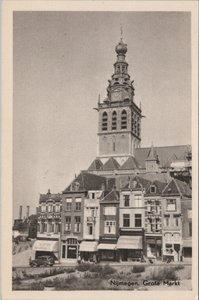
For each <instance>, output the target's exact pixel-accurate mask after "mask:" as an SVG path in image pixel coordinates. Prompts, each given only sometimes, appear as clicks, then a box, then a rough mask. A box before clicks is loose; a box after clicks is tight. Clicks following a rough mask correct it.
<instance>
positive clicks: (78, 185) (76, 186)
mask: <svg viewBox="0 0 199 300" xmlns="http://www.w3.org/2000/svg"><path fill="white" fill-rule="evenodd" d="M71 187H72V190H73V191H78V190H79V187H80V183H79V182H77V181H75V182H73V184H72V186H71Z"/></svg>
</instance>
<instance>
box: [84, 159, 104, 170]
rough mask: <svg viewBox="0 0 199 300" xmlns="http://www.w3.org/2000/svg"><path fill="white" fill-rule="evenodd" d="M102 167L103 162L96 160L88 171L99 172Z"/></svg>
mask: <svg viewBox="0 0 199 300" xmlns="http://www.w3.org/2000/svg"><path fill="white" fill-rule="evenodd" d="M102 166H103V163H102V162H101V160H100V159H97V158H96V159H95V160H94V161H93V162H92V164H91V165H90V167H89V168H88V171H98V170H99V169H100V168H101V167H102Z"/></svg>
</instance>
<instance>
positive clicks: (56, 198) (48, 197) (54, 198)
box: [39, 193, 62, 203]
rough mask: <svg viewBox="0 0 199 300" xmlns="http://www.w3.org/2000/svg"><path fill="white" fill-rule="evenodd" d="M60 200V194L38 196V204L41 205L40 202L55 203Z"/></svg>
mask: <svg viewBox="0 0 199 300" xmlns="http://www.w3.org/2000/svg"><path fill="white" fill-rule="evenodd" d="M61 199H62V198H61V195H60V194H51V193H47V194H40V197H39V203H41V202H47V201H49V200H52V201H55V202H60V201H61Z"/></svg>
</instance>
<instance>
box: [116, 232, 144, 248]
mask: <svg viewBox="0 0 199 300" xmlns="http://www.w3.org/2000/svg"><path fill="white" fill-rule="evenodd" d="M117 249H142V236H127V235H122V236H120V237H119V239H118V242H117Z"/></svg>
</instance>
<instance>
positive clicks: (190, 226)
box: [189, 222, 192, 236]
mask: <svg viewBox="0 0 199 300" xmlns="http://www.w3.org/2000/svg"><path fill="white" fill-rule="evenodd" d="M189 236H192V222H189Z"/></svg>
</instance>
